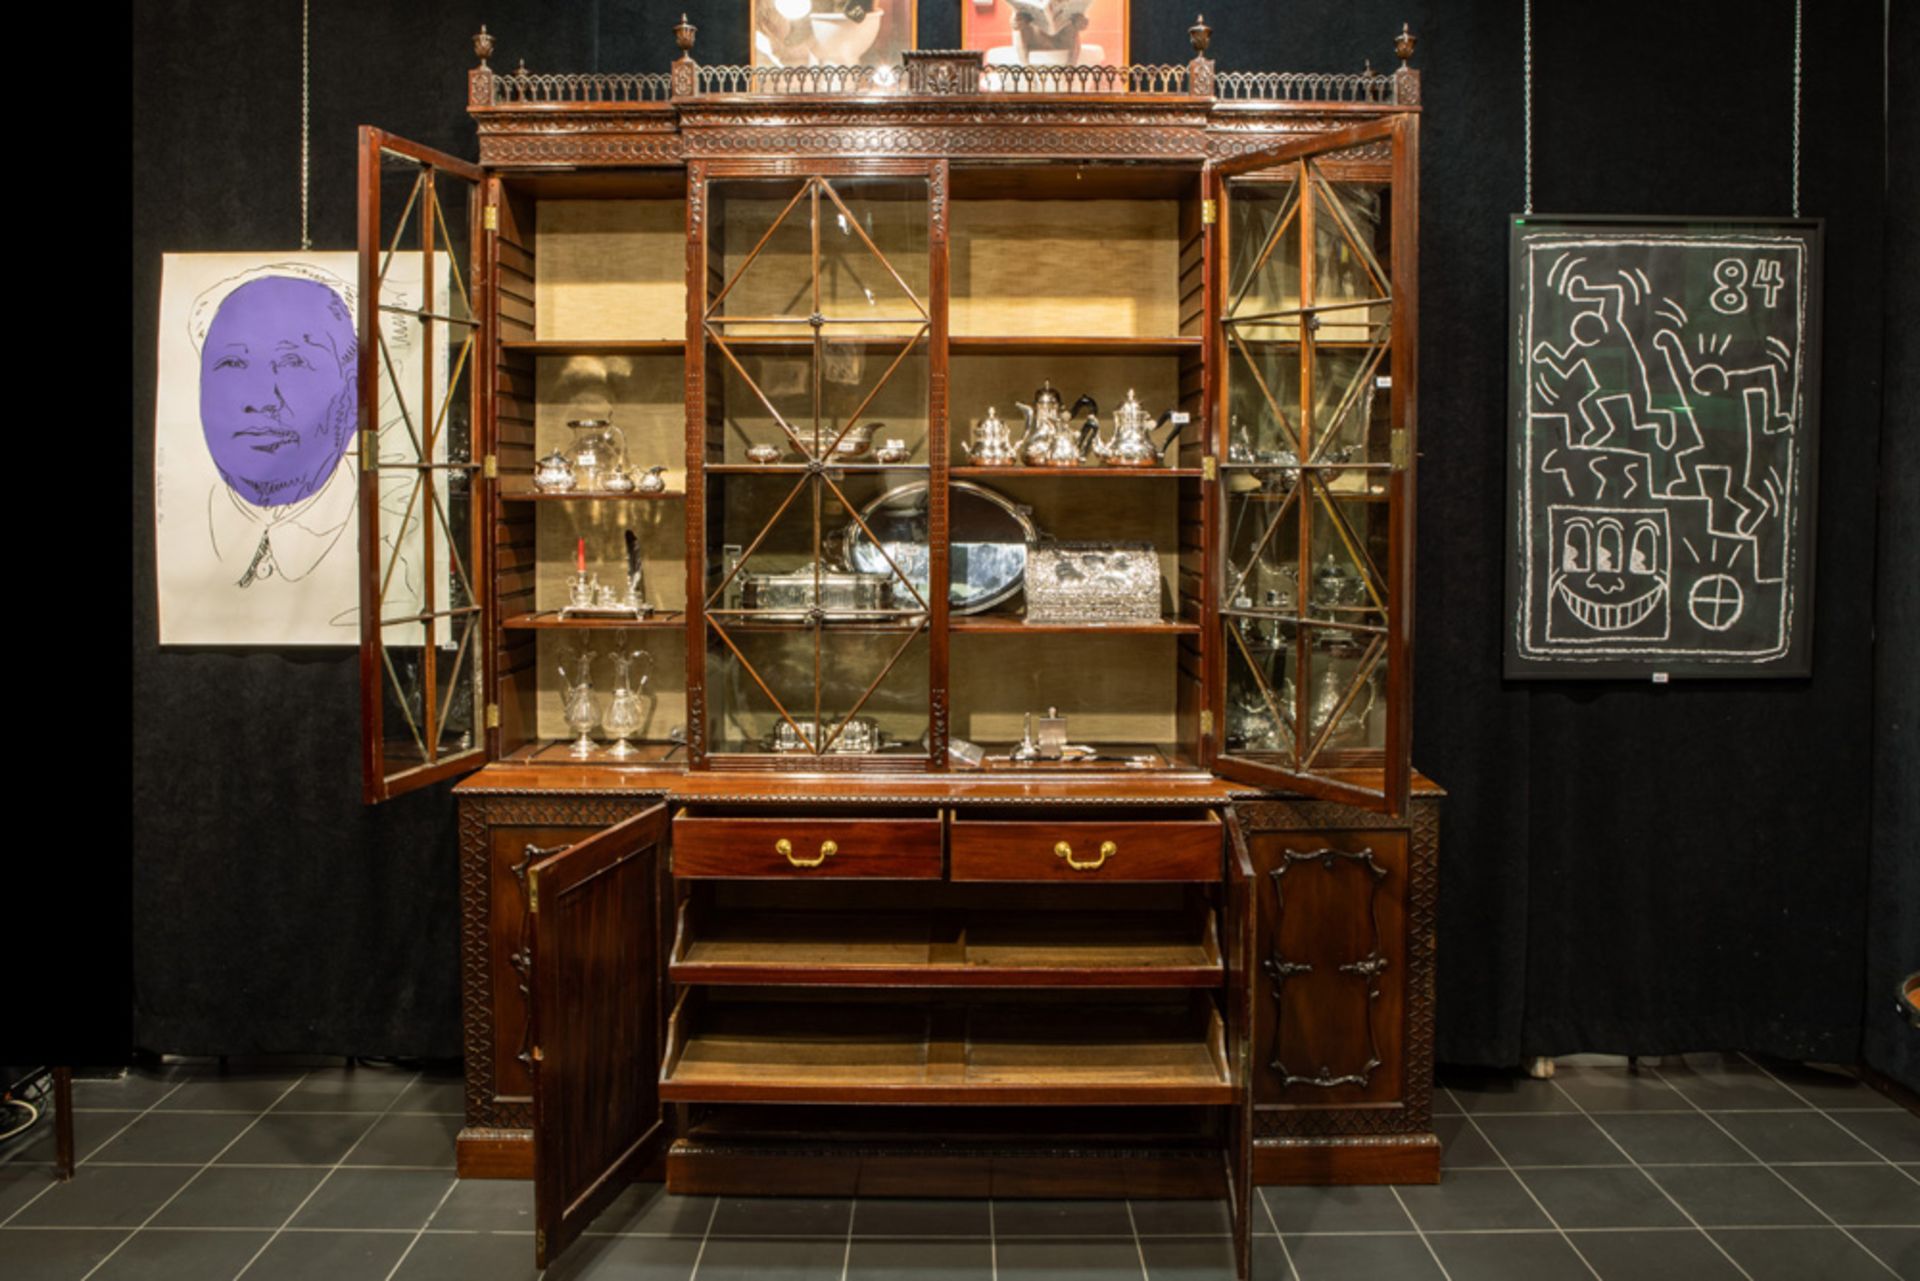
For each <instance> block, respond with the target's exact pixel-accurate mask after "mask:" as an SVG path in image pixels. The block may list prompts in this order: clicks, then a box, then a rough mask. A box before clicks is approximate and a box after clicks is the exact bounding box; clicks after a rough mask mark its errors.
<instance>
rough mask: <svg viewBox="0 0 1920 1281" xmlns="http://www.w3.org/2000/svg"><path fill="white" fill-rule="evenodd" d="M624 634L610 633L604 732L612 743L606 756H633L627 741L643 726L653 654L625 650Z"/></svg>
mask: <svg viewBox="0 0 1920 1281" xmlns="http://www.w3.org/2000/svg"><path fill="white" fill-rule="evenodd" d="M626 635H627V634H626V633H625V632H616V633H614V650H613V654H612V656H611V657H612V660H613V696H612V698H611V700H610V701H609V702H608V703H607V715H606V719H605V722H604V724H605V726H606V730H607V733H608V734H610V735H612V736H613V744H612V745H611V746H610V747H608V748H607V755H609V756H615V757H621V758H625V757H628V756H631V755H633V750H634V749H633V744H632V743H629V742H628V741H627V739H628V738H629V737H630V736H631V735H632V734H633V733H634V732H635V731H637V730H638V729H639V728H640V727H641V726H642V725H643V724H645V723H646V707H645V698H646V688H647V681H648V679H649V678H650V675H651V668H652V667H653V655H652V654H650V653H648V652H647V651H646V650H644V649H642V650H632V651H629V650H628V649H627V646H626ZM636 665H637V666H638V667H639V668H640V680H639V683H638V684H635V683H634V681H633V669H634V667H635V666H636Z"/></svg>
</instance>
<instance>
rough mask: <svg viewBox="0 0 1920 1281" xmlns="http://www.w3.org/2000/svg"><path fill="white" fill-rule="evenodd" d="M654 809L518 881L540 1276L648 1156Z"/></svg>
mask: <svg viewBox="0 0 1920 1281" xmlns="http://www.w3.org/2000/svg"><path fill="white" fill-rule="evenodd" d="M666 834H667V809H666V806H665V805H654V806H652V807H650V808H648V809H646V810H643V811H642V812H640V813H639V814H636V815H634V816H633V817H632V818H630V819H627V820H626V821H625V822H622V823H618V824H616V825H614V826H613V827H610V828H608V829H607V830H606V831H604V832H601V833H599V834H598V835H596V836H593V837H591V838H589V839H587V840H584V841H581V842H580V843H579V844H577V845H571V846H568V847H567V848H566V849H564V850H561V851H560V852H559V853H557V854H553V855H551V856H549V857H547V858H545V859H542V860H541V861H539V862H537V863H535V864H534V865H533V866H532V867H531V868H530V869H528V872H527V902H528V909H529V917H530V920H531V922H532V927H531V929H530V931H529V935H530V946H529V962H530V982H529V987H530V989H531V991H532V998H533V999H532V1029H533V1031H532V1038H531V1039H532V1042H533V1048H532V1050H531V1051H530V1055H529V1057H530V1058H531V1060H532V1065H533V1164H534V1192H533V1195H534V1254H535V1258H536V1262H537V1263H538V1264H539V1265H540V1266H541V1267H545V1266H546V1265H547V1263H548V1262H549V1261H550V1260H552V1259H553V1258H555V1257H557V1256H558V1255H559V1253H560V1251H561V1250H563V1249H565V1248H566V1245H567V1243H568V1242H569V1241H571V1240H573V1238H574V1237H576V1236H578V1235H579V1234H580V1232H581V1230H582V1229H583V1228H585V1227H586V1225H587V1224H588V1223H590V1222H592V1220H593V1217H594V1216H595V1215H596V1214H598V1213H599V1212H600V1211H601V1209H603V1208H604V1207H605V1206H606V1204H607V1202H608V1201H610V1200H612V1199H613V1197H614V1196H615V1195H616V1194H617V1193H618V1192H619V1191H620V1189H621V1188H622V1187H624V1186H625V1185H626V1184H627V1183H628V1182H629V1181H630V1180H631V1179H633V1178H634V1177H635V1176H636V1175H637V1174H638V1173H640V1172H641V1171H643V1170H644V1169H645V1168H646V1167H647V1166H648V1165H649V1164H650V1163H651V1162H652V1160H653V1159H654V1157H655V1156H656V1155H657V1154H658V1153H659V1150H660V1148H661V1146H662V1143H663V1141H664V1137H665V1128H666V1127H665V1124H664V1121H663V1118H662V1116H661V1111H660V1037H661V1008H662V1001H663V989H662V984H663V981H664V980H663V977H662V964H663V961H662V942H661V934H662V930H661V928H660V918H659V903H660V894H661V888H660V887H661V884H662V860H663V858H664V857H665V854H666Z"/></svg>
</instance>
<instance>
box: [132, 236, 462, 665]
mask: <svg viewBox="0 0 1920 1281" xmlns="http://www.w3.org/2000/svg"><path fill="white" fill-rule="evenodd" d="M356 270H357V265H356V261H355V256H354V255H353V254H350V253H336V254H303V255H287V256H284V257H280V258H265V259H263V258H262V257H261V256H258V255H240V254H190V255H188V254H170V255H167V257H166V260H165V271H164V276H163V283H162V304H161V308H162V324H161V332H160V380H159V387H158V388H157V392H158V395H157V398H156V400H157V404H156V423H155V458H154V472H155V476H154V480H155V513H154V515H155V532H156V539H155V543H156V546H155V551H156V560H157V565H156V568H157V571H158V572H157V578H158V588H159V595H160V620H161V629H160V630H161V635H160V640H161V643H162V644H226V645H255V644H276V645H303V644H326V645H353V644H357V643H358V641H359V605H358V601H359V588H358V576H359V558H358V554H357V553H358V547H359V543H358V514H359V499H360V483H361V482H360V474H359V461H360V453H361V450H360V442H359V433H360V430H361V422H360V400H359V391H358V381H357V380H358V361H359V356H360V344H359V336H358V314H359V313H358V310H357V298H356V292H355V289H354V287H353V286H352V285H351V284H349V283H348V282H349V281H350V280H352V279H353V278H354V274H355V272H356ZM406 290H407V285H406V284H405V282H404V281H395V282H390V283H389V284H388V285H387V286H386V288H385V292H386V293H387V294H388V295H393V296H396V297H397V296H398V295H399V294H401V293H404V292H406ZM389 300H391V299H389ZM392 328H393V330H394V332H391V333H389V334H387V336H386V337H387V342H386V346H387V349H388V358H389V359H390V360H391V361H392V362H393V363H394V364H395V366H396V368H397V369H404V370H406V371H409V372H408V375H407V376H408V377H409V379H410V381H409V382H408V383H403V384H401V385H403V386H404V385H418V383H419V381H420V361H421V360H422V359H424V358H425V353H424V352H423V351H421V350H420V348H421V345H422V344H421V343H420V342H419V341H418V337H417V332H416V333H410V332H407V327H406V326H404V325H395V326H393V327H392ZM383 386H384V387H391V386H393V382H392V381H386V382H383ZM411 412H412V407H411V406H409V405H407V404H404V403H402V401H401V399H400V397H399V396H398V395H395V394H391V393H389V394H387V395H386V396H385V397H384V398H383V402H382V404H381V406H380V412H379V415H378V418H379V426H378V433H379V434H378V436H377V438H376V440H375V442H374V444H373V446H372V447H373V449H374V451H375V454H376V457H378V458H380V459H381V460H382V461H386V460H388V459H389V458H390V457H392V458H396V459H397V458H398V457H399V455H398V454H397V453H396V452H395V450H396V449H398V447H399V446H400V445H401V444H402V443H404V439H405V437H406V433H407V428H406V419H407V415H408V414H409V413H411ZM390 446H391V447H392V448H390ZM406 479H407V478H406V477H403V476H399V475H396V477H395V479H394V483H392V484H389V483H385V478H384V477H383V483H382V484H381V485H380V488H379V493H380V506H381V511H382V520H381V526H382V541H383V543H385V544H386V547H385V549H384V551H383V554H382V563H383V564H385V563H388V562H397V563H396V564H395V566H394V573H393V576H392V579H391V582H392V584H393V586H392V587H390V589H389V592H388V595H389V598H390V600H393V601H404V600H406V599H414V600H417V599H419V598H420V596H421V589H422V586H423V583H422V574H421V568H420V563H419V562H420V556H419V555H418V551H417V548H416V547H409V543H410V542H412V543H417V542H418V538H417V528H418V525H419V521H420V519H421V514H420V512H419V511H418V510H416V511H415V512H414V513H413V514H411V515H409V514H408V512H407V500H408V493H407V492H406V489H407V486H406V484H405V480H406ZM409 524H410V525H411V526H412V528H413V530H414V531H416V535H415V537H414V538H412V539H411V540H410V539H408V538H406V537H405V536H403V535H401V534H400V533H399V532H398V531H400V530H401V528H402V526H403V525H409ZM396 546H398V547H399V548H400V549H401V550H400V552H399V554H398V555H397V556H396V555H395V553H394V548H395V547H396Z"/></svg>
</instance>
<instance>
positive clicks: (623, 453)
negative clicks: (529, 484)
mask: <svg viewBox="0 0 1920 1281" xmlns="http://www.w3.org/2000/svg"><path fill="white" fill-rule="evenodd" d="M567 426H568V428H570V429H571V430H572V431H573V439H572V440H571V441H569V442H568V444H567V447H566V448H565V449H556V450H554V451H553V452H552V453H550V454H548V455H546V456H545V457H544V458H541V459H540V460H539V461H537V462H536V463H534V465H533V487H534V488H535V489H536V490H538V491H539V492H541V493H543V494H570V493H576V492H578V493H586V494H663V493H665V492H666V489H667V469H666V465H665V464H656V465H655V466H652V467H649V468H647V469H646V470H644V471H636V470H634V469H633V468H632V467H630V466H628V464H627V438H626V435H625V434H624V433H623V432H621V430H620V429H619V428H618V427H617V426H615V425H614V423H613V420H612V419H610V418H576V419H574V420H573V421H571V422H569V423H568V424H567Z"/></svg>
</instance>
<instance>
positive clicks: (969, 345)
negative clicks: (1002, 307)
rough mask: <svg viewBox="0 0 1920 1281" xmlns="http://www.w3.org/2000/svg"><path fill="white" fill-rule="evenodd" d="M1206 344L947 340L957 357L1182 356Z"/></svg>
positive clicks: (1186, 340)
mask: <svg viewBox="0 0 1920 1281" xmlns="http://www.w3.org/2000/svg"><path fill="white" fill-rule="evenodd" d="M1202 341H1203V340H1202V339H1201V338H1200V337H1199V336H1198V335H1194V336H1192V337H1177V336H1175V337H1164V338H1118V337H1116V338H1095V337H1055V336H1052V335H1033V336H1028V337H1021V336H1011V337H1008V336H1002V335H999V334H952V335H949V336H948V338H947V350H949V351H951V352H952V353H953V354H954V355H956V356H959V355H967V356H974V355H979V356H1180V355H1185V354H1186V353H1187V352H1197V351H1199V350H1200V346H1201V343H1202Z"/></svg>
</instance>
